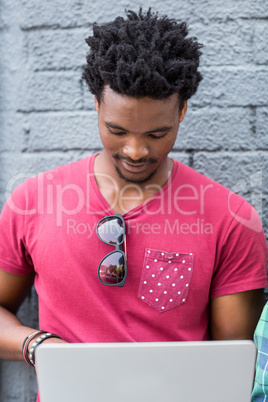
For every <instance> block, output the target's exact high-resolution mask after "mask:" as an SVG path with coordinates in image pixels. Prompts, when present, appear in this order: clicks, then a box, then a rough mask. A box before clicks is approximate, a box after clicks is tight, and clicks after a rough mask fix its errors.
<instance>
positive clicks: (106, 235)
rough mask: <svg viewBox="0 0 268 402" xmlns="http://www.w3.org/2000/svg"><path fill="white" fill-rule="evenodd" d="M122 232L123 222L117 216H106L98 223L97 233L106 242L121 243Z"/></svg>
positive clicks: (122, 238)
mask: <svg viewBox="0 0 268 402" xmlns="http://www.w3.org/2000/svg"><path fill="white" fill-rule="evenodd" d="M124 232H125V230H124V223H123V221H122V220H121V219H120V218H117V217H111V218H109V217H107V218H105V219H103V220H102V221H101V222H100V223H99V225H98V235H99V236H100V238H101V239H102V240H103V241H104V242H105V243H108V244H112V245H114V244H121V243H122V242H123V240H124Z"/></svg>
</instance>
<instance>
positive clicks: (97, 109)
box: [94, 96, 100, 113]
mask: <svg viewBox="0 0 268 402" xmlns="http://www.w3.org/2000/svg"><path fill="white" fill-rule="evenodd" d="M94 101H95V106H96V111H97V113H99V111H100V104H99V102H98V99H97V97H96V96H95V98H94Z"/></svg>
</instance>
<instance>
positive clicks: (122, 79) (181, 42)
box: [83, 8, 202, 105]
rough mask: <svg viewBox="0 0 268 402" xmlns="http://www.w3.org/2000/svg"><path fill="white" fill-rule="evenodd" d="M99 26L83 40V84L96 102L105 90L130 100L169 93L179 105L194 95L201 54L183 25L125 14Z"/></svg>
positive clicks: (152, 16) (155, 15) (153, 15)
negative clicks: (176, 97)
mask: <svg viewBox="0 0 268 402" xmlns="http://www.w3.org/2000/svg"><path fill="white" fill-rule="evenodd" d="M126 15H127V18H126V19H124V18H122V17H117V18H116V19H115V20H114V21H112V22H109V23H106V24H104V25H102V26H100V25H98V24H97V23H94V24H93V35H92V36H89V37H88V38H87V39H86V42H87V44H88V45H89V47H90V48H91V51H90V53H89V54H88V56H87V64H86V66H84V68H83V79H84V80H85V81H86V83H87V85H88V87H89V90H90V92H91V93H93V94H94V95H96V97H97V100H98V102H100V101H101V95H102V91H103V87H104V85H109V86H110V87H111V88H112V89H113V90H114V91H115V92H117V93H119V94H123V95H128V96H132V97H135V98H142V97H150V98H153V99H164V98H167V97H169V96H170V95H172V94H174V93H176V92H177V93H178V94H179V97H180V105H182V103H183V102H184V101H186V100H188V99H189V98H190V97H191V96H192V95H193V94H194V93H195V92H196V90H197V88H198V85H199V82H200V81H201V80H202V75H201V74H200V72H199V71H197V69H198V66H199V57H200V55H201V52H200V48H201V47H202V45H201V44H199V43H198V42H197V40H196V38H195V37H193V38H186V36H187V35H188V29H187V24H186V23H185V22H182V23H178V22H177V21H176V20H175V19H170V18H168V17H167V16H162V17H159V16H158V13H152V12H151V8H149V10H148V11H147V12H146V13H143V12H142V8H140V10H139V13H138V14H136V13H135V12H134V11H131V10H128V11H126Z"/></svg>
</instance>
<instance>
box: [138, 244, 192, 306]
mask: <svg viewBox="0 0 268 402" xmlns="http://www.w3.org/2000/svg"><path fill="white" fill-rule="evenodd" d="M193 265H194V254H192V253H190V254H185V253H178V252H167V251H161V250H152V249H149V248H147V249H145V256H144V261H143V268H142V274H141V279H140V285H139V290H138V297H139V299H141V300H142V301H144V302H145V303H147V304H148V305H149V306H151V307H152V308H154V309H155V310H157V311H159V312H161V313H162V312H165V311H168V310H171V309H172V308H175V307H178V306H180V305H181V304H183V303H185V302H186V300H187V296H188V293H189V288H190V284H191V279H192V273H193Z"/></svg>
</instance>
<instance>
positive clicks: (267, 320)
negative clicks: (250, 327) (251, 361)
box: [252, 303, 268, 402]
mask: <svg viewBox="0 0 268 402" xmlns="http://www.w3.org/2000/svg"><path fill="white" fill-rule="evenodd" d="M254 341H255V344H256V346H257V349H258V355H257V361H256V374H255V381H254V387H253V392H252V402H265V401H266V400H267V396H268V303H266V304H265V306H264V308H263V311H262V314H261V317H260V320H259V322H258V325H257V327H256V330H255V333H254Z"/></svg>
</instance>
